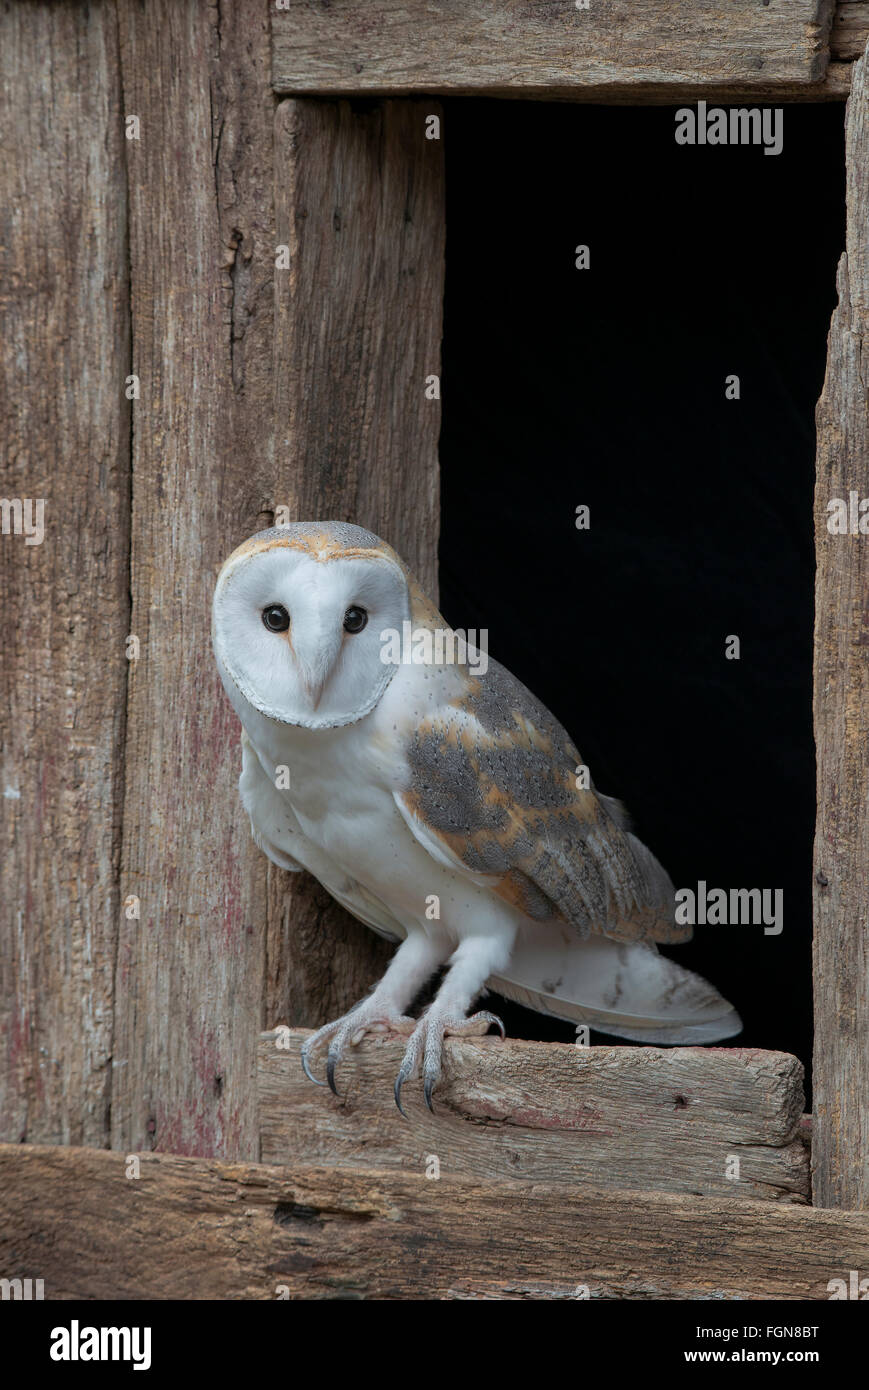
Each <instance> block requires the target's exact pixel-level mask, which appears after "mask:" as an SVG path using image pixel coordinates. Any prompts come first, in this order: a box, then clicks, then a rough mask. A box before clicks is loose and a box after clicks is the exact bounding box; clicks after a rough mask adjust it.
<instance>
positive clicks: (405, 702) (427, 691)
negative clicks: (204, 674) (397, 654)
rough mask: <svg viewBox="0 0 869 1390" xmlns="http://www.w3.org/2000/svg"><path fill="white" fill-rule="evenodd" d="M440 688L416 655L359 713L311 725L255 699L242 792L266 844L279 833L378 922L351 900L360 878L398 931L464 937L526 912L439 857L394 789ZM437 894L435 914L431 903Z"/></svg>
mask: <svg viewBox="0 0 869 1390" xmlns="http://www.w3.org/2000/svg"><path fill="white" fill-rule="evenodd" d="M447 679H449V678H447ZM443 694H444V689H443V684H442V683H441V682H439V681H437V680H435V681H434V682H432V681H431V679H429V677H428V675H427V674H426V673H424V672H421V671H420V668H415V667H408V668H401V669H400V670H399V671H398V672H397V673H396V676H395V678H394V680H393V681H392V682H391V684H390V686H389V688H388V690H387V692H386V695H385V696H384V698H383V700H382V701H381V703H380V705H379V706H378V707H377V709H376V710H374V711H372V713H371V714H369V715H367V716H366V717H365V718H363V719H361V720H359V721H358V722H357V723H355V724H348V725H344V726H343V727H339V728H335V729H302V728H298V727H296V726H292V725H283V724H278V723H276V722H275V721H274V720H271V719H268V718H266V717H265V716H263V715H261V714H259V713H258V712H257V711H256V710H252V709H249V708H248V709H246V710H245V713H244V726H245V731H246V733H247V736H248V739H249V740H250V744H251V747H252V749H253V751H254V753H255V756H256V762H257V764H258V770H257V768H253V769H250V768H247V769H246V772H245V775H244V776H243V779H242V796H243V800H244V803H245V806H246V808H247V810H248V813H249V814H250V816H251V821H252V823H253V826H254V830H255V834H256V836H257V839H258V840H259V842H260V843H261V844H262V847H263V848H266V849H267V845H268V843H270V844H271V845H273V846H274V847H275V848H276V849H277V850H278V851H279V852H280V853H281V854H282V855H286V856H288V857H289V858H291V859H293V860H295V861H296V862H297V863H299V864H301V865H302V866H303V867H304V868H306V869H308V870H309V871H310V872H311V873H313V874H314V875H315V877H316V878H318V879H319V880H320V882H321V883H322V884H323V885H324V887H326V888H327V889H329V891H330V892H332V893H333V894H334V896H335V897H337V898H339V900H342V901H345V905H348V906H350V908H351V910H353V911H357V913H358V915H360V916H362V917H363V919H364V920H368V921H369V924H370V925H375V920H374V918H375V916H376V912H371V913H368V914H366V913H365V912H363V911H361V910H360V908H359V906H356V905H354V901H353V899H354V885H355V884H358V885H361V887H362V890H363V896H364V897H366V898H368V897H370V899H371V900H372V901H373V902H374V903H379V904H383V906H384V908H385V910H386V913H387V914H389V915H391V916H392V917H393V918H394V919H395V920H396V921H397V922H398V923H399V924H400V925H401V927H402V928H403V932H402V933H401V934H404V933H405V932H407V931H411V930H414V929H417V928H422V929H423V930H425V931H426V932H429V933H445V934H446V935H448V936H449V937H450V938H451V939H454V940H455V941H458V940H460V939H461V937H462V935H463V934H464V930H465V929H466V928H469V927H470V926H471V925H472V924H473V925H474V927H475V929H476V930H477V931H479V930H480V929H481V928H483V927H484V926H485V925H487V924H488V925H490V926H491V929H492V930H493V931H498V930H499V928H501V927H503V929H504V930H505V931H506V932H508V933H510V934H512V932H513V930H514V929H515V921H516V916H517V914H515V913H514V912H513V911H512V910H511V909H510V908H509V907H508V906H507V905H506V904H505V903H504V902H503V901H502V900H501V899H499V898H496V897H494V895H493V894H491V893H490V892H489V891H487V889H486V888H484V887H482V886H479V885H477V884H474V883H473V882H471V881H469V880H468V878H467V877H466V875H464V874H459V873H456V872H454V871H452V870H451V869H449V868H448V867H446V866H444V865H442V864H439V863H437V862H436V861H435V860H434V859H433V858H432V856H431V855H430V854H429V853H428V852H427V851H426V849H425V848H424V847H423V846H422V845H421V844H420V843H419V841H418V840H417V839H416V837H415V836H414V835H413V834H412V833H411V831H410V829H409V828H408V825H407V823H406V822H405V820H404V818H403V816H402V815H401V813H400V812H399V810H398V807H397V805H396V801H395V797H394V793H395V792H397V791H403V790H404V789H405V788H406V787H407V785H408V783H409V768H408V763H407V759H406V755H405V749H406V747H407V743H408V739H409V737H410V735H411V733H412V731H413V729H414V728H415V727H416V725H417V724H418V723H419V721H420V720H421V719H423V718H425V717H426V715H427V714H428V713H430V710H431V708H432V706H433V705H434V704H436V703H437V702H439V701H440V700H441V699H442V698H443ZM239 712H241V711H239ZM281 768H287V769H288V771H289V787H287V788H280V789H279V788H278V787H276V785H275V783H276V781H278V780H279V770H280V769H281ZM264 842H265V843H264ZM272 857H273V858H274V857H276V856H274V855H273V856H272ZM277 862H280V860H278V861H277ZM433 897H435V898H436V899H437V901H438V911H439V914H440V915H439V917H437V918H433V917H431V916H429V915H428V911H427V910H430V903H431V900H432V898H433ZM360 901H361V900H360Z"/></svg>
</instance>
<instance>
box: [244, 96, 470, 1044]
mask: <svg viewBox="0 0 869 1390" xmlns="http://www.w3.org/2000/svg"><path fill="white" fill-rule="evenodd" d="M430 115H431V116H437V117H438V118H440V115H441V111H440V107H439V106H438V104H437V102H432V101H427V102H394V101H387V102H381V103H375V104H371V105H370V106H367V107H365V108H362V109H359V108H358V107H356V106H353V107H351V105H350V103H349V102H317V101H288V102H282V103H281V105H280V106H279V108H278V112H277V118H276V127H275V175H276V184H275V187H276V209H277V239H278V244H279V246H284V247H286V248H287V252H288V256H289V268H288V269H286V270H281V269H278V270H277V271H276V274H275V284H276V299H275V303H276V316H277V317H276V325H275V372H274V375H275V402H276V404H275V412H276V422H277V432H278V433H277V437H278V453H279V457H280V458H281V459H282V460H283V461H284V467H285V472H284V475H283V476H284V477H285V480H286V492H285V493H284V495H283V497H282V498H281V499H280V500H281V501H282V502H283V503H284V504H285V505H287V506H288V507H289V514H290V516H291V517H292V518H294V519H295V518H304V519H314V518H321V517H329V518H332V519H337V520H342V521H353V522H355V523H357V524H359V525H362V526H367V527H369V528H370V529H371V530H373V531H374V532H375V533H376V534H378V535H381V536H383V537H384V538H385V539H386V540H388V541H389V543H390V544H391V545H392V546H394V547H395V549H396V550H397V551H398V552H399V554H400V555H402V556H403V558H404V559H405V560H406V561H407V562H408V564H410V565H411V567H412V568H413V569H414V571H415V573H416V574H417V577H418V578H419V580H420V582H421V584H422V585H423V586H424V588H425V589H426V590H427V591H428V592H429V593H430V594H433V595H435V596H436V584H437V544H438V533H439V505H440V496H439V470H438V454H437V446H438V435H439V432H440V399H439V396H432V398H429V395H427V391H426V379H427V378H429V377H432V376H439V374H440V341H441V322H442V315H443V294H444V230H445V215H444V174H443V141H442V140H440V139H428V138H426V128H427V117H428V116H430ZM390 953H391V952H390V948H389V947H388V946H387V945H386V943H384V942H383V941H382V940H381V939H380V938H378V937H377V936H375V935H374V933H373V932H371V931H370V930H369V929H368V928H367V927H364V926H362V925H361V924H360V923H358V922H357V921H355V919H353V918H351V917H350V916H349V915H348V914H347V913H345V912H344V911H343V909H342V908H339V907H338V905H337V904H336V903H335V902H334V901H333V900H332V899H331V898H330V897H329V895H328V894H327V893H326V892H325V891H324V890H323V889H322V888H320V886H319V885H318V884H316V883H315V882H314V880H313V879H310V878H309V877H308V876H307V875H304V876H302V875H294V874H287V873H283V872H282V871H280V870H277V869H274V870H272V871H271V875H270V910H269V938H268V968H267V989H266V1021H267V1022H268V1023H274V1022H276V1021H277V1020H278V1019H283V1018H287V1019H289V1021H290V1022H292V1023H299V1024H314V1023H322V1022H324V1021H325V1019H326V1018H329V1017H333V1016H335V1015H337V1014H339V1013H342V1012H344V1011H345V1010H346V1009H347V1008H348V1007H349V1005H350V1004H352V1003H354V1002H355V1001H356V1000H357V999H358V998H360V997H361V995H363V994H364V993H365V992H366V991H367V990H368V988H369V987H370V986H371V985H372V984H373V983H374V981H375V980H376V979H377V978H378V977H379V976H380V975H381V974H382V973H383V968H384V965H385V962H386V960H387V958H388V956H389V954H390Z"/></svg>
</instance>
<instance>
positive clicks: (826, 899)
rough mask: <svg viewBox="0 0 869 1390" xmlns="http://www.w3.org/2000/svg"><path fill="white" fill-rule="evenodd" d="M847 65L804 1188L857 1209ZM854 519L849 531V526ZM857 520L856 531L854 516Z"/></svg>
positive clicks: (868, 218)
mask: <svg viewBox="0 0 869 1390" xmlns="http://www.w3.org/2000/svg"><path fill="white" fill-rule="evenodd" d="M867 76H869V75H867V70H866V59H865V58H864V59H862V60H861V61H860V62H859V63H858V64H857V67H856V74H855V80H854V88H853V91H852V93H851V97H850V100H849V102H848V111H847V120H846V137H845V139H846V154H845V163H846V203H847V223H846V250H845V254H844V255H843V257H842V259H841V261H840V263H839V274H838V288H839V303H838V307H837V308H836V310H835V313H834V314H833V321H832V324H831V327H830V336H829V345H828V356H827V375H826V380H825V382H824V390H823V393H822V396H821V399H820V402H819V403H818V410H817V434H818V461H817V484H816V490H815V521H816V537H817V580H816V589H815V694H814V715H815V743H816V747H817V769H818V775H817V786H818V816H817V827H816V834H815V853H814V900H815V907H814V913H815V934H814V980H815V1048H814V1096H815V1120H814V1147H813V1166H814V1184H815V1186H814V1190H815V1201H816V1202H817V1203H818V1204H819V1205H821V1206H841V1207H848V1208H855V1209H856V1208H859V1209H861V1210H862V1209H864V1208H866V1207H867V1206H869V806H867V800H866V783H867V749H869V663H867V659H866V653H867V595H869V536H866V535H860V534H859V533H858V534H856V535H854V534H850V529H851V521H850V516H849V518H848V521H847V524H846V532H847V533H846V534H844V535H840V534H831V532H830V529H829V527H828V523H830V524H833V519H832V516H831V512H830V510H829V507H830V504H831V502H833V500H834V499H835V498H839V499H841V501H842V504H843V506H845V507H846V508H848V509H849V510H850V503H851V502H852V500H853V499H855V498H865V497H869V399H867V394H866V380H867V365H866V344H867V343H869V244H867V227H869V90H867ZM857 524H858V523H857V522H855V523H854V525H855V526H857ZM863 524H865V517H864V521H863Z"/></svg>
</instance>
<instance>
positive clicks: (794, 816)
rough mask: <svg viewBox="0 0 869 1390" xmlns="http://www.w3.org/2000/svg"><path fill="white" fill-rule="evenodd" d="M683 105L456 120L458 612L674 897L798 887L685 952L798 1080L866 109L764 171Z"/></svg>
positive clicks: (449, 335) (542, 1031) (457, 115)
mask: <svg viewBox="0 0 869 1390" xmlns="http://www.w3.org/2000/svg"><path fill="white" fill-rule="evenodd" d="M674 111H675V108H653V107H644V108H618V107H609V108H608V107H588V106H570V105H563V104H538V103H534V102H481V101H460V100H456V101H451V102H447V103H446V114H445V121H444V137H445V139H446V161H447V257H446V259H447V277H446V308H445V329H444V353H443V373H442V390H443V402H442V405H443V426H442V436H441V451H440V452H441V464H442V486H443V503H442V537H441V551H440V559H441V599H442V604H441V606H442V609H443V612H444V615H445V617H446V619H447V620H448V621H449V622H450V623H451V624H452V625H454V626H456V627H461V628H487V629H488V632H489V639H488V648H489V651H490V653H491V655H492V656H493V657H495V658H497V659H498V660H499V661H501V662H502V663H503V664H504V665H506V666H507V667H508V668H509V669H510V670H512V671H513V672H514V673H515V674H516V675H517V676H518V677H519V678H520V679H521V680H522V681H523V682H524V683H525V684H526V685H528V686H529V687H530V688H531V689H532V690H533V691H534V692H535V694H537V695H538V696H539V697H540V698H541V699H542V700H543V701H544V702H545V703H546V704H547V705H548V706H549V708H550V709H551V710H552V711H553V713H555V714H556V715H557V716H558V718H559V719H560V720H561V721H562V723H563V724H564V725H565V726H566V728H567V729H568V730H569V731H570V733H571V735H572V736H573V738H574V739H575V741H576V743H577V745H578V747H579V749H580V753H581V755H582V757H583V760H584V761H585V762H586V763H587V764H588V765H589V767H590V769H591V773H592V776H593V778H594V780H595V784H596V785H597V786H598V788H599V789H600V790H601V791H602V792H605V793H607V794H609V795H613V796H618V797H620V798H621V799H622V800H623V801H624V802H625V803H626V805H627V806H628V808H629V810H630V811H631V813H632V815H633V818H634V823H635V828H636V830H637V833H638V834H639V835H640V837H641V838H642V839H643V840H645V841H646V842H647V843H648V844H649V846H650V847H651V848H652V849H653V850H654V851H655V853H656V854H657V855H658V857H659V858H660V859H661V860H662V862H663V863H664V865H665V866H666V867H667V869H668V870H669V872H670V874H671V876H672V878H673V880H674V882H675V884H676V886H677V888H678V887H693V888H696V885H697V882H698V880H700V879H705V880H706V882H707V884H708V885H709V887H710V888H712V887H724V888H728V889H729V888H731V887H746V888H751V887H758V888H769V889H775V888H781V889H782V890H783V892H784V931H783V933H782V934H781V936H778V937H773V936H765V935H764V933H763V929H762V927H754V926H743V927H740V926H727V927H721V926H719V927H715V926H706V927H698V929H697V931H696V934H695V939H694V941H692V942H691V943H690V944H689V945H687V946H683V947H675V948H670V950H669V952H668V953H669V954H672V955H674V956H675V958H676V959H678V960H679V961H680V962H681V963H683V964H684V965H686V966H688V967H689V968H691V969H694V970H698V971H700V972H701V973H702V974H703V975H706V976H708V977H709V979H711V980H712V982H713V983H714V984H715V985H716V986H717V987H718V988H719V989H720V990H721V991H722V993H723V994H724V995H725V996H726V997H727V998H728V999H730V1000H731V1002H732V1003H733V1004H734V1005H735V1006H736V1007H737V1009H738V1010H739V1012H740V1013H741V1015H742V1017H743V1020H744V1023H745V1030H744V1033H743V1034H742V1035H741V1037H740V1038H739V1039H735V1040H733V1041H732V1042H731V1043H729V1044H728V1045H730V1046H733V1045H743V1044H744V1045H746V1046H759V1047H765V1048H780V1049H783V1050H786V1051H790V1052H794V1053H796V1054H797V1056H799V1057H800V1058H801V1059H802V1060H803V1061H804V1062H805V1064H806V1066H807V1067H808V1065H809V1063H810V1060H811V997H812V996H811V854H812V835H813V821H814V798H815V784H814V776H815V773H814V743H813V738H812V724H811V699H812V686H811V660H812V623H813V607H814V595H813V583H814V552H813V532H812V494H813V485H814V445H815V437H814V408H815V403H816V401H817V398H818V395H819V394H820V390H821V386H822V383H823V376H824V364H825V358H826V337H827V330H828V327H829V320H830V314H831V312H832V309H833V307H834V305H835V300H836V293H835V272H836V264H837V261H838V258H839V255H840V253H841V251H842V249H843V247H844V140H843V128H844V112H843V108H842V107H841V106H840V105H838V104H836V105H831V106H814V107H809V106H803V107H798V106H786V107H785V108H784V148H783V152H782V153H781V154H780V155H778V156H770V155H765V154H764V153H763V150H762V148H759V147H714V146H706V147H701V146H696V147H683V146H677V145H676V143H675V140H674V130H675V120H674ZM581 243H585V244H587V245H588V246H589V247H590V254H591V268H590V269H589V270H585V271H579V270H577V269H576V268H575V265H574V260H575V250H574V248H575V247H576V246H577V245H579V244H581ZM731 373H735V374H737V375H738V376H739V378H740V382H741V399H740V400H738V401H728V400H726V399H725V394H724V390H725V378H726V377H727V376H728V375H729V374H731ZM580 503H585V504H587V505H588V506H589V507H590V508H591V529H590V530H589V531H579V530H577V529H576V526H575V511H576V507H577V506H578V505H579V504H580ZM729 634H737V635H738V636H739V638H740V641H741V659H740V660H739V661H732V660H731V661H728V660H726V659H725V639H726V637H727V636H728V635H729ZM496 1002H497V1003H498V1004H500V1001H496ZM503 1015H504V1019H505V1022H506V1024H507V1027H508V1031H509V1032H510V1033H512V1034H513V1035H514V1036H520V1037H522V1036H524V1037H531V1038H560V1039H563V1040H570V1039H572V1038H573V1036H574V1032H573V1027H572V1025H570V1024H561V1023H559V1022H557V1021H554V1020H549V1019H546V1018H544V1017H542V1016H541V1015H538V1014H533V1013H530V1012H528V1011H525V1010H523V1009H520V1008H518V1007H517V1006H513V1005H509V1004H506V1003H505V1004H504V1006H503Z"/></svg>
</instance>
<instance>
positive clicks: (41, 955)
mask: <svg viewBox="0 0 869 1390" xmlns="http://www.w3.org/2000/svg"><path fill="white" fill-rule="evenodd" d="M0 71H2V82H0V113H2V114H0V128H2V130H3V132H4V140H3V158H2V161H0V248H2V260H3V277H2V281H0V318H2V333H0V436H2V444H0V448H2V470H0V478H2V482H0V493H2V497H3V498H4V499H6V501H10V500H14V499H18V500H23V499H30V500H31V501H32V500H33V499H44V502H45V518H44V520H45V539H44V541H43V543H42V544H33V545H29V544H27V543H26V542H25V539H24V536H23V535H15V534H6V535H2V536H0V612H2V627H3V630H2V659H0V709H2V748H0V791H2V798H0V805H2V807H3V817H2V838H0V1134H2V1136H3V1138H5V1139H8V1140H13V1141H19V1140H24V1139H27V1140H30V1141H31V1142H37V1143H50V1144H61V1143H62V1144H89V1145H104V1144H106V1143H107V1140H108V1126H109V1083H110V1076H111V1066H110V1063H111V1053H112V977H113V971H114V963H115V953H116V949H117V937H118V919H119V902H118V885H117V870H118V855H119V850H120V820H121V816H120V812H121V803H122V796H123V738H124V705H125V697H126V681H127V661H126V658H125V652H124V638H125V635H126V633H127V631H128V624H129V604H128V596H127V567H128V559H129V490H130V437H129V430H130V423H129V404H128V402H127V401H126V399H125V396H124V376H125V373H126V372H128V371H129V365H128V364H129V359H130V340H129V303H128V279H127V244H126V198H125V177H124V149H123V145H124V140H123V126H122V123H121V118H120V101H119V97H120V73H119V63H118V45H117V23H116V16H115V10H114V6H113V5H112V4H101V3H95V4H92V5H89V6H86V5H45V4H21V5H6V6H4V7H3V12H2V15H0Z"/></svg>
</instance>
